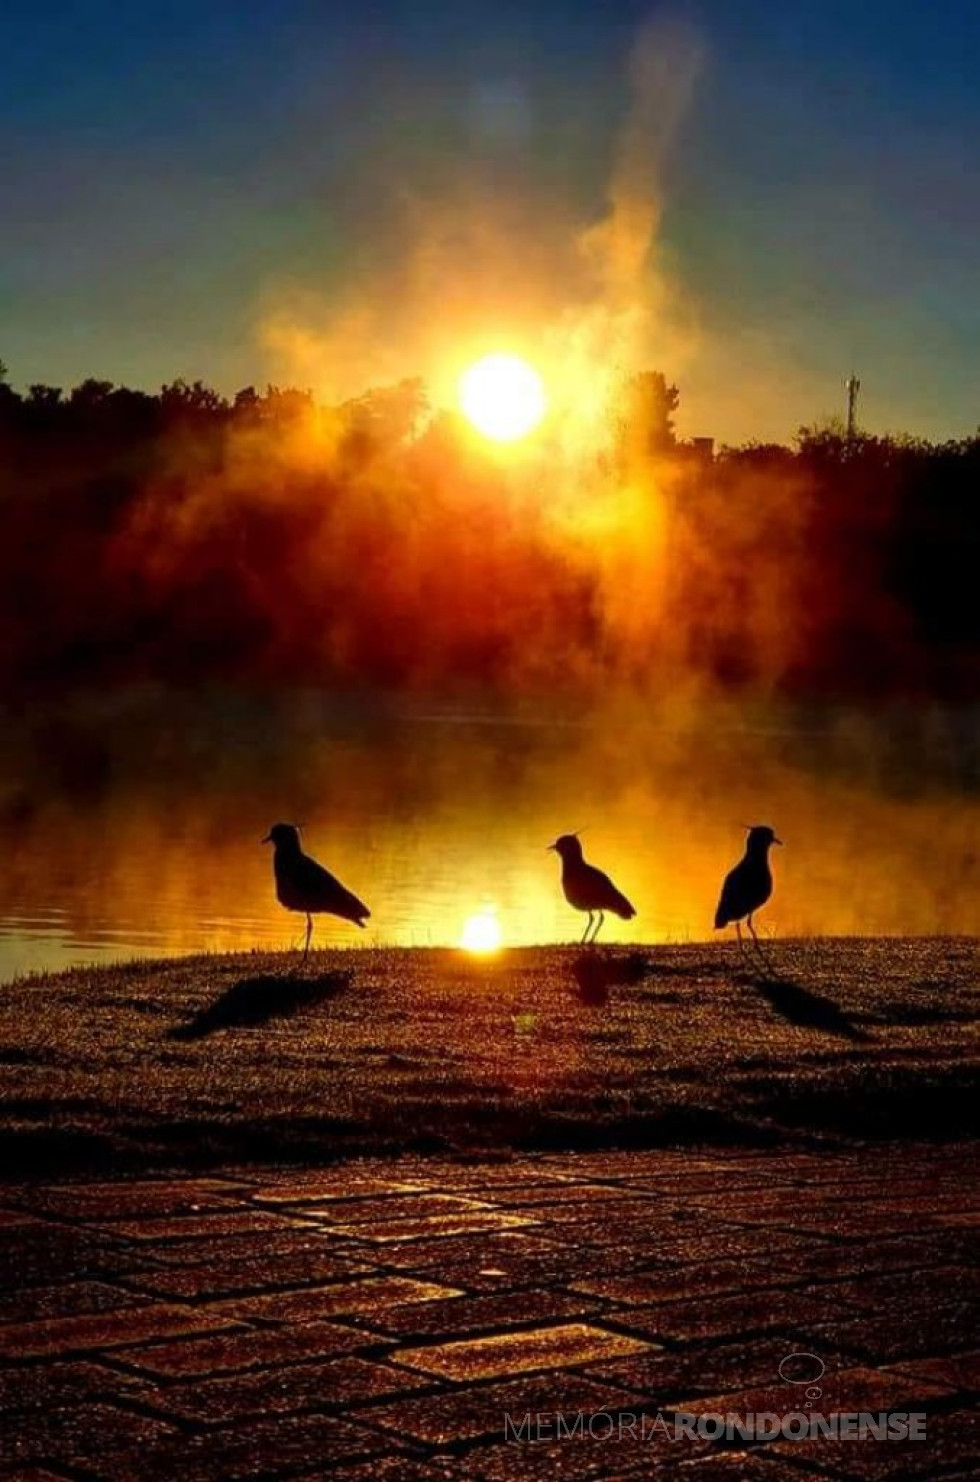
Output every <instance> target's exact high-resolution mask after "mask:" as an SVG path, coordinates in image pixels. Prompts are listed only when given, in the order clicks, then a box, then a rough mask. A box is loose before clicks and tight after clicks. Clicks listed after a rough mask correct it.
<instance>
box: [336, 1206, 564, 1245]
mask: <svg viewBox="0 0 980 1482" xmlns="http://www.w3.org/2000/svg"><path fill="white" fill-rule="evenodd" d="M535 1226H536V1221H534V1220H533V1219H531V1218H530V1217H525V1216H523V1215H517V1214H499V1213H498V1212H497V1211H496V1210H493V1209H487V1210H483V1211H477V1210H474V1211H472V1212H471V1213H468V1214H443V1215H429V1216H427V1217H425V1218H420V1219H414V1220H413V1219H392V1220H377V1221H375V1222H373V1223H364V1224H361V1225H344V1224H325V1225H324V1226H323V1228H324V1229H325V1230H329V1231H330V1232H331V1234H333V1235H340V1236H356V1237H357V1238H358V1239H359V1240H364V1241H369V1242H370V1243H371V1244H372V1245H387V1244H388V1243H389V1242H392V1241H401V1240H419V1239H424V1238H425V1237H429V1238H430V1239H432V1238H434V1237H436V1236H439V1235H480V1234H482V1233H484V1232H485V1231H488V1230H517V1229H522V1228H525V1227H526V1228H535Z"/></svg>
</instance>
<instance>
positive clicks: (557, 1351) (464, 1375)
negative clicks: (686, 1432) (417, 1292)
mask: <svg viewBox="0 0 980 1482" xmlns="http://www.w3.org/2000/svg"><path fill="white" fill-rule="evenodd" d="M646 1346H647V1345H646V1344H645V1343H643V1342H642V1341H640V1340H638V1339H636V1338H627V1337H624V1336H623V1335H622V1334H620V1333H614V1332H609V1331H607V1330H606V1329H604V1328H598V1327H591V1326H589V1325H588V1324H586V1323H565V1324H562V1325H561V1326H558V1327H547V1328H532V1329H531V1330H530V1331H529V1332H522V1333H507V1334H494V1335H492V1336H490V1337H486V1338H474V1339H471V1340H464V1341H461V1342H455V1343H443V1344H433V1345H431V1346H427V1347H423V1348H401V1349H396V1350H395V1351H394V1352H393V1353H392V1355H391V1358H392V1361H393V1362H396V1363H401V1364H408V1365H411V1366H412V1367H413V1368H416V1369H422V1370H424V1371H425V1372H426V1373H428V1374H438V1375H441V1376H443V1377H444V1378H447V1379H459V1380H465V1379H495V1378H498V1377H499V1376H500V1375H502V1374H512V1373H513V1374H517V1373H520V1372H521V1371H522V1370H533V1369H545V1368H552V1367H554V1368H559V1369H561V1368H572V1367H575V1366H581V1365H584V1364H588V1363H598V1362H600V1361H601V1360H603V1359H607V1358H613V1357H616V1356H617V1355H622V1354H627V1353H639V1352H640V1351H641V1350H642V1349H643V1348H645V1347H646Z"/></svg>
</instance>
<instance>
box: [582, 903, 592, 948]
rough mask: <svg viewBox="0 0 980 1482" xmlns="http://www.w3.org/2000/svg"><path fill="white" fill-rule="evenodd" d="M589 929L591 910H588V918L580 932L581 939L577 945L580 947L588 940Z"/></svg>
mask: <svg viewBox="0 0 980 1482" xmlns="http://www.w3.org/2000/svg"><path fill="white" fill-rule="evenodd" d="M591 930H592V912H591V911H590V912H589V919H588V921H587V922H586V923H585V930H584V931H583V933H582V940H581V941H580V942H579V946H580V947H584V946H585V944H586V942H587V941H588V940H589V932H590V931H591Z"/></svg>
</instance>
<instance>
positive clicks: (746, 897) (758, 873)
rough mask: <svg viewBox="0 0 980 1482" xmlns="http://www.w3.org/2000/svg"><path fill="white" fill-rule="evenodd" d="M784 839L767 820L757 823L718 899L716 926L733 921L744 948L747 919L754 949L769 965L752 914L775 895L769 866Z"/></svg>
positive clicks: (739, 942)
mask: <svg viewBox="0 0 980 1482" xmlns="http://www.w3.org/2000/svg"><path fill="white" fill-rule="evenodd" d="M782 842H783V841H782V839H777V838H776V835H775V834H774V833H773V831H772V829H771V828H769V826H768V824H764V823H757V824H754V825H753V826H752V827H751V828H750V829H749V832H748V838H747V839H746V841H745V853H744V854H743V855H742V858H741V859H740V860H739V862H738V864H737V865H736V866H735V868H734V869H733V870H729V872H728V874H727V875H726V876H725V883H724V885H723V886H722V887H721V898H720V900H719V901H718V909H717V911H716V912H715V930H716V931H720V930H721V928H722V927H723V926H728V925H729V924H730V923H731V922H732V921H734V923H735V930H736V932H737V933H738V945H739V950H740V951H741V952H742V953H743V955H744V952H745V946H744V943H743V941H742V927H741V922H742V920H743V918H745V919H746V921H747V924H748V928H749V931H750V932H751V933H752V940H753V942H754V943H755V949H756V951H757V952H758V954H759V956H760V957H761V958H762V960H763V962H765V963H766V966H767V967H768V966H769V963H768V961H767V959H766V955H765V953H764V952H763V950H762V946H761V944H760V942H759V938H758V937H757V936H756V934H755V927H754V926H753V925H752V914H753V912H754V911H758V910H759V908H760V907H761V906H764V905H765V903H766V901H767V900H768V899H769V897H770V896H771V895H772V872H771V870H770V869H769V850H770V848H771V847H772V845H773V844H781V843H782Z"/></svg>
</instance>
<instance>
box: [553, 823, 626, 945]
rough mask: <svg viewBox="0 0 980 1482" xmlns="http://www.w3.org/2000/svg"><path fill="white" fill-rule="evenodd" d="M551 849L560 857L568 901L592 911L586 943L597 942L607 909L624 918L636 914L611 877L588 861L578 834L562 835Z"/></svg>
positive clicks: (562, 886) (584, 909) (588, 922)
mask: <svg viewBox="0 0 980 1482" xmlns="http://www.w3.org/2000/svg"><path fill="white" fill-rule="evenodd" d="M548 848H549V849H553V850H554V851H555V853H556V854H557V855H558V858H559V859H560V860H561V888H562V890H563V891H564V892H565V899H566V900H567V901H568V904H569V905H570V906H574V907H575V909H576V911H588V913H589V919H588V921H587V923H586V927H585V931H584V933H583V935H582V941H583V943H585V942H594V941H595V939H596V937H597V936H598V935H599V933H600V931H601V930H602V923H603V920H604V919H605V912H606V911H612V912H614V914H615V915H617V916H621V917H622V918H623V920H624V921H629V919H630V917H631V916H635V915H636V911H635V910H634V909H633V907H632V906H631V905H630V903H629V901H628V900H627V899H626V897H625V895H623V893H622V891H621V890H617V889H616V887H615V885H614V884H613V883H612V881H611V880H610V878H609V876H608V875H604V874H603V873H602V871H601V870H597V869H596V867H595V865H590V864H586V862H585V859H584V857H583V855H582V845H581V844H580V843H579V838H578V835H577V834H562V835H561V837H560V838H558V839H556V840H555V842H554V843H553V844H549V845H548ZM597 913H598V920H597V921H596V922H595V927H594V929H593V917H595V916H596V914H597ZM590 931H591V932H592V935H591V936H590V935H589V932H590Z"/></svg>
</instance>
